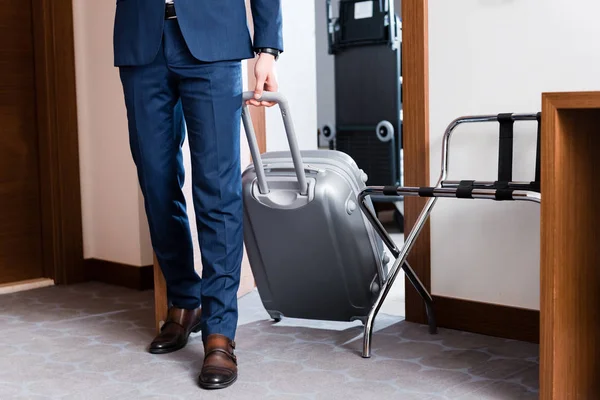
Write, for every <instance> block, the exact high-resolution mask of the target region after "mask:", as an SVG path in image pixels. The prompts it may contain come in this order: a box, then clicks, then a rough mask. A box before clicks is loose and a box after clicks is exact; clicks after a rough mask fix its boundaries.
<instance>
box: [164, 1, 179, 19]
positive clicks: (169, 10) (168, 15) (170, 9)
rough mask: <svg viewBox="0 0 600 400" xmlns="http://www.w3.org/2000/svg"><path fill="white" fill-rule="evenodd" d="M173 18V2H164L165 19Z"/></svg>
mask: <svg viewBox="0 0 600 400" xmlns="http://www.w3.org/2000/svg"><path fill="white" fill-rule="evenodd" d="M173 18H177V14H175V4H173V3H166V6H165V19H173Z"/></svg>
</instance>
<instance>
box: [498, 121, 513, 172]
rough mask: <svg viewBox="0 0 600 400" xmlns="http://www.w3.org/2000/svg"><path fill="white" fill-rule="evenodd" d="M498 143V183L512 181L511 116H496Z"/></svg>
mask: <svg viewBox="0 0 600 400" xmlns="http://www.w3.org/2000/svg"><path fill="white" fill-rule="evenodd" d="M498 123H499V124H500V142H499V149H498V181H504V182H510V181H512V164H513V128H514V120H513V116H512V114H498Z"/></svg>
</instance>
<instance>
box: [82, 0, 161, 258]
mask: <svg viewBox="0 0 600 400" xmlns="http://www.w3.org/2000/svg"><path fill="white" fill-rule="evenodd" d="M114 12H115V4H114V2H105V1H98V2H96V1H94V2H90V1H86V0H73V13H74V25H75V28H74V29H75V59H76V79H77V82H76V83H77V106H78V113H79V115H78V120H79V127H78V128H79V145H80V160H81V161H80V167H81V186H82V212H83V231H84V235H83V239H84V257H86V258H99V259H102V260H107V261H114V262H120V263H124V264H131V265H148V264H152V252H151V248H150V240H149V234H148V227H147V223H146V221H145V216H144V215H143V212H144V211H143V203H142V198H141V195H140V192H139V186H138V183H137V176H136V172H135V168H134V165H133V162H132V160H131V153H130V151H129V139H128V135H127V116H126V112H125V104H124V101H123V94H122V93H123V92H122V89H121V83H120V81H119V75H118V71H117V69H116V68H114V67H113V57H112V51H113V50H112V27H113V21H114Z"/></svg>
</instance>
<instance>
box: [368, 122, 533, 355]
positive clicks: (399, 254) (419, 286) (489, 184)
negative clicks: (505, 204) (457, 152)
mask: <svg viewBox="0 0 600 400" xmlns="http://www.w3.org/2000/svg"><path fill="white" fill-rule="evenodd" d="M516 121H537V148H536V162H535V178H534V180H533V181H531V182H517V181H513V179H512V162H513V125H514V122H516ZM479 122H498V123H499V125H500V132H499V144H500V145H499V151H498V180H497V181H476V180H460V181H452V180H447V177H448V160H449V144H450V138H451V137H452V133H453V132H454V130H455V129H456V128H457V127H458V126H459V125H462V124H466V123H479ZM540 132H541V113H539V112H538V113H536V114H514V113H508V114H498V115H477V116H467V117H460V118H457V119H455V120H454V121H452V123H450V125H449V126H448V127H447V129H446V131H445V133H444V138H443V140H442V165H441V173H440V177H439V179H438V182H437V184H436V186H434V187H403V186H368V187H366V188H365V189H363V190H362V191H361V193H360V194H359V196H358V204H359V206H360V209H361V210H362V212H363V213H364V214H365V215H366V217H367V219H368V220H369V222H370V223H371V224H372V225H373V227H374V229H375V231H376V232H377V234H378V235H379V236H380V237H381V238H382V240H383V242H384V244H385V245H386V247H387V248H388V249H389V250H390V252H391V253H392V255H393V257H394V258H395V259H396V260H395V262H394V264H393V266H392V268H391V270H390V272H389V274H388V276H387V278H386V280H385V282H384V284H383V286H382V288H381V290H380V292H379V295H378V297H377V299H376V301H375V303H374V304H373V307H372V309H371V312H370V313H369V316H368V318H367V322H366V323H365V333H364V338H363V354H362V356H363V357H365V358H369V357H370V356H371V337H372V335H373V322H374V320H375V317H376V316H377V313H378V312H379V309H380V308H381V305H382V304H383V302H384V301H385V299H386V297H387V295H388V293H389V291H390V289H391V287H392V285H393V284H394V281H395V280H396V278H397V276H398V274H399V272H400V270H403V271H404V273H405V274H406V276H407V278H408V280H409V281H410V282H411V284H412V285H413V286H414V287H415V289H416V290H417V292H418V293H419V295H420V296H421V298H422V299H423V301H424V302H425V308H426V311H427V318H428V323H429V332H430V333H431V334H436V333H437V324H436V320H435V312H434V307H433V298H432V296H431V294H430V293H429V292H428V290H427V288H425V286H424V285H423V283H422V282H421V281H420V280H419V278H418V276H417V275H416V273H415V272H414V270H413V269H412V268H411V267H410V265H409V264H408V262H407V258H408V254H409V253H410V251H411V250H412V248H413V246H414V244H415V242H416V240H417V238H418V237H419V234H420V233H421V231H422V229H423V227H424V226H425V223H426V222H427V219H428V218H429V216H430V214H431V212H432V210H433V207H434V205H435V204H436V202H437V199H438V198H440V197H444V198H456V199H486V200H495V201H528V202H534V203H537V204H539V203H540V202H541V192H540ZM375 195H376V196H384V198H385V196H387V197H388V198H389V199H390V201H394V200H393V199H394V198H395V197H396V196H418V197H426V198H428V201H427V203H426V204H425V207H424V208H423V209H422V211H421V214H420V215H419V218H418V219H417V222H416V223H415V225H414V227H413V228H412V230H411V231H410V233H409V234H408V236H407V237H406V239H405V241H404V245H403V246H402V249H398V247H397V246H396V244H395V243H394V241H393V240H392V238H391V237H390V235H389V234H388V232H387V231H386V230H385V228H384V227H383V225H382V223H381V222H380V221H379V220H378V219H377V216H376V215H375V213H374V212H373V211H372V210H371V209H370V208H369V206H368V204H367V201H366V200H367V198H368V197H370V196H375Z"/></svg>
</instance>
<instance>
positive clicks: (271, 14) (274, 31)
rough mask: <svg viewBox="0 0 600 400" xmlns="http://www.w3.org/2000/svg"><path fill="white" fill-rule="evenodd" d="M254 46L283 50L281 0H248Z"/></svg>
mask: <svg viewBox="0 0 600 400" xmlns="http://www.w3.org/2000/svg"><path fill="white" fill-rule="evenodd" d="M250 6H251V9H252V20H253V23H254V48H261V47H263V48H264V47H270V48H273V49H277V50H279V51H283V34H282V13H281V0H250Z"/></svg>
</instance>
